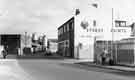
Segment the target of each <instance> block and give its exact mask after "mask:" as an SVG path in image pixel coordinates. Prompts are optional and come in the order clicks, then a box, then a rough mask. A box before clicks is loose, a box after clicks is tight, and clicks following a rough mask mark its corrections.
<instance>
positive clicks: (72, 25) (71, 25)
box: [69, 22, 74, 30]
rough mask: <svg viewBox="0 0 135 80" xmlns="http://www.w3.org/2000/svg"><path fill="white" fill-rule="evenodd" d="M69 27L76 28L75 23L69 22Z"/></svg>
mask: <svg viewBox="0 0 135 80" xmlns="http://www.w3.org/2000/svg"><path fill="white" fill-rule="evenodd" d="M69 27H70V29H71V30H72V29H74V24H73V22H70V23H69Z"/></svg>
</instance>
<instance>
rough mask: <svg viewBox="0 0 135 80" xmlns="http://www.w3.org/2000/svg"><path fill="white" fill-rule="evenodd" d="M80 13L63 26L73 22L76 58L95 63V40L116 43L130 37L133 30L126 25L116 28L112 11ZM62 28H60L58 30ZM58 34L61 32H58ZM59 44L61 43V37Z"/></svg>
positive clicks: (91, 9)
mask: <svg viewBox="0 0 135 80" xmlns="http://www.w3.org/2000/svg"><path fill="white" fill-rule="evenodd" d="M86 10H87V11H86ZM79 12H80V13H78V15H75V16H73V20H68V21H67V22H65V23H64V25H62V27H63V26H64V27H65V26H66V25H67V24H68V23H70V22H71V21H72V22H73V27H74V31H73V32H74V34H73V35H74V37H73V38H74V53H73V55H74V58H79V59H89V60H90V61H94V42H95V40H105V41H108V40H113V41H116V40H121V39H123V38H128V37H130V34H131V28H130V27H128V26H127V25H126V24H125V25H124V26H121V27H119V26H117V27H116V26H115V25H117V24H115V22H116V20H117V19H116V18H115V16H113V17H112V9H101V8H100V9H95V8H90V9H80V10H79ZM118 21H119V20H118ZM112 24H113V25H112ZM62 27H59V28H58V30H60V28H62ZM68 27H70V26H68ZM63 29H65V28H63ZM60 31H61V30H60ZM58 33H60V32H59V31H58ZM63 34H64V33H63ZM69 36H71V35H69ZM63 41H64V40H63ZM58 42H59V43H60V41H59V37H58ZM70 42H71V41H69V44H70ZM64 52H65V51H64ZM63 54H64V53H63Z"/></svg>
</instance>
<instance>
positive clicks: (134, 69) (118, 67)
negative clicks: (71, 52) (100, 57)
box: [73, 60, 135, 72]
mask: <svg viewBox="0 0 135 80" xmlns="http://www.w3.org/2000/svg"><path fill="white" fill-rule="evenodd" d="M73 62H74V64H79V65H83V66H88V67H98V68H103V69H112V70H119V71H126V72H135V66H134V67H133V66H125V65H123V66H122V65H102V64H96V63H93V62H90V61H84V60H83V61H81V60H80V62H79V61H78V62H77V61H76V62H75V61H73Z"/></svg>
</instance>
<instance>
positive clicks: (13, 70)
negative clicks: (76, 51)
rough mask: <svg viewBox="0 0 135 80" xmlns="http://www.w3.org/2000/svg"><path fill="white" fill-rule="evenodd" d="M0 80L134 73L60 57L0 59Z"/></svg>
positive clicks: (114, 78) (123, 78) (110, 79)
mask: <svg viewBox="0 0 135 80" xmlns="http://www.w3.org/2000/svg"><path fill="white" fill-rule="evenodd" d="M0 79H1V80H134V79H135V73H129V72H121V71H116V70H107V69H101V68H96V67H87V66H82V65H78V64H72V63H69V62H66V60H62V59H25V60H24V59H18V60H17V59H6V60H3V59H1V60H0Z"/></svg>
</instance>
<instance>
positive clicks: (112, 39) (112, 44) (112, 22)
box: [111, 8, 114, 58]
mask: <svg viewBox="0 0 135 80" xmlns="http://www.w3.org/2000/svg"><path fill="white" fill-rule="evenodd" d="M113 15H114V14H113V8H112V45H111V47H112V51H111V58H112V55H113V43H114V42H113V41H114V31H113V29H114V28H113Z"/></svg>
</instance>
